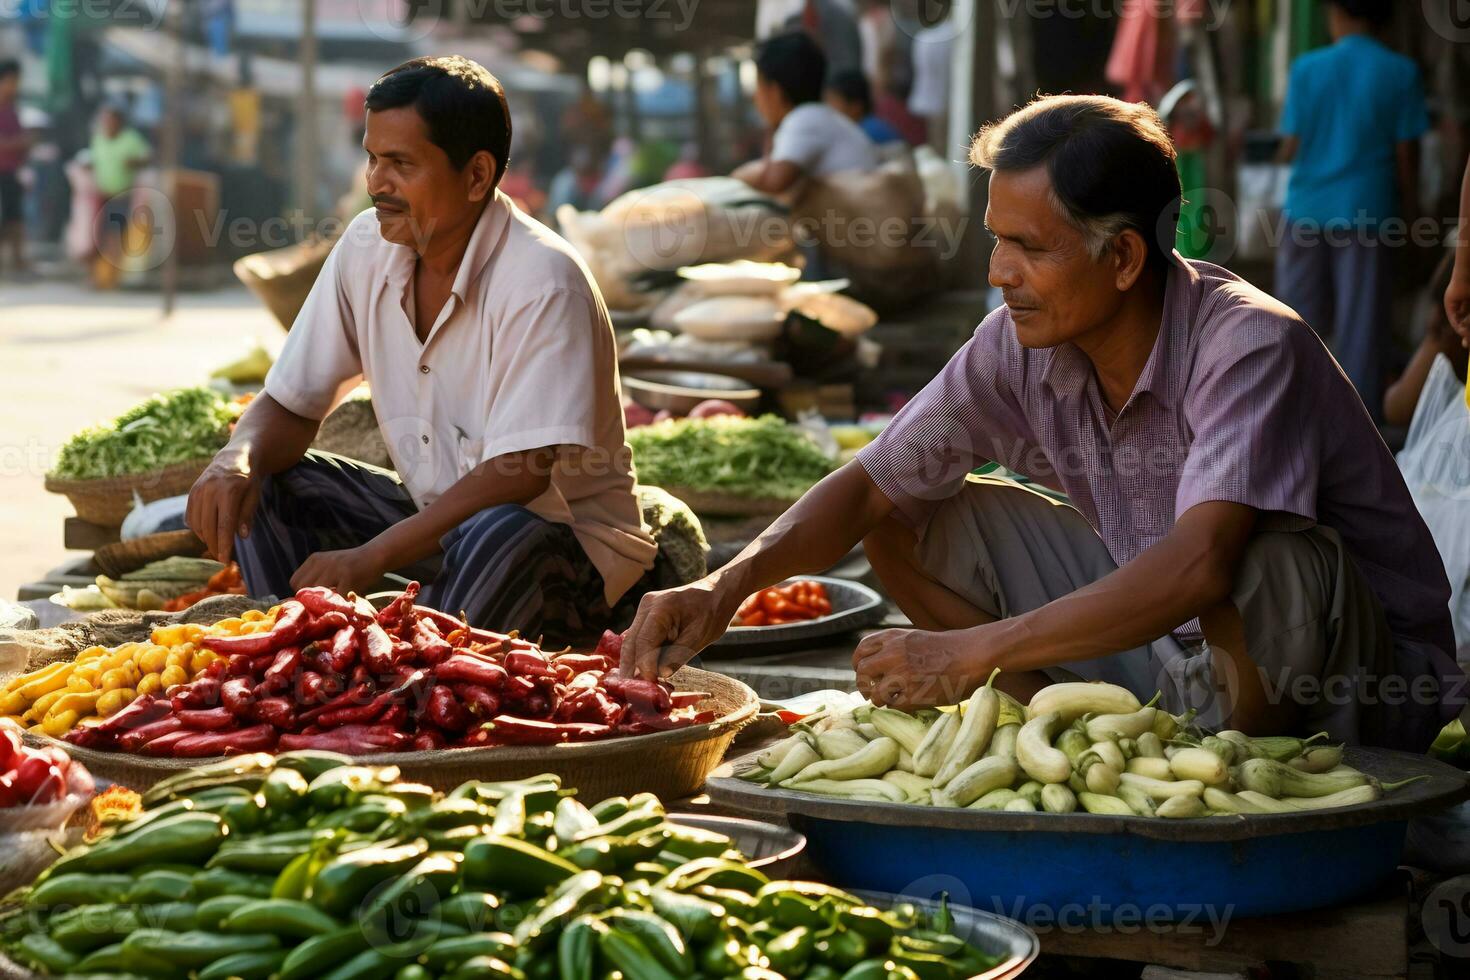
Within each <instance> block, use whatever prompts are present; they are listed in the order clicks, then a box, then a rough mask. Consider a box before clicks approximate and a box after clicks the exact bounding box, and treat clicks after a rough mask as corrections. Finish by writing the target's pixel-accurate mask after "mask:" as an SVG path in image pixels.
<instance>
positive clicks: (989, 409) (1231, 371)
mask: <svg viewBox="0 0 1470 980" xmlns="http://www.w3.org/2000/svg"><path fill="white" fill-rule="evenodd" d="M971 159H972V162H974V163H975V164H976V165H978V166H980V167H982V168H984V169H986V170H988V171H989V172H990V201H989V207H988V208H987V211H986V223H987V226H988V227H989V228H990V230H991V232H992V233H993V234H994V235H995V237H996V240H997V244H996V247H995V251H994V254H993V255H992V257H991V261H990V281H991V283H992V284H994V285H996V286H998V287H999V288H1000V289H1001V290H1002V291H1003V294H1004V296H1005V303H1006V305H1005V306H1003V307H1001V308H1000V309H998V310H996V311H994V312H993V313H991V314H990V315H989V316H988V317H986V318H985V320H984V321H983V322H982V323H981V324H980V326H979V328H978V329H977V330H976V331H975V336H974V337H973V338H972V339H971V340H970V341H969V343H967V344H966V345H965V347H964V348H962V349H961V350H960V351H959V353H958V354H956V355H955V357H954V358H953V359H952V360H951V361H950V363H949V364H948V366H947V367H946V368H945V369H944V371H943V372H942V373H941V374H940V375H939V377H938V378H936V379H935V380H934V381H933V382H932V383H930V385H929V386H928V387H927V388H925V389H924V391H923V392H921V393H920V394H919V395H918V396H917V397H916V398H915V399H914V400H913V402H912V403H911V404H909V405H908V406H907V407H906V408H905V409H904V410H903V411H902V412H900V413H899V415H898V417H897V418H896V419H895V420H894V422H893V424H892V425H890V426H889V428H888V429H887V431H885V432H884V433H883V435H882V436H881V437H880V438H879V439H878V440H877V441H876V442H874V443H873V444H872V445H870V446H868V447H866V448H865V449H864V450H863V451H862V452H861V453H859V456H858V459H857V460H856V461H855V462H853V463H849V464H848V465H847V466H844V467H843V468H841V469H840V470H838V471H837V472H836V473H834V474H832V476H830V477H828V478H827V479H826V480H824V481H823V482H822V483H820V484H819V485H818V486H816V487H814V488H813V489H812V491H811V492H810V493H808V494H807V495H806V496H805V497H804V498H803V499H802V500H801V501H800V502H799V503H798V504H797V505H796V506H794V507H793V508H792V509H791V510H790V511H788V512H787V513H786V514H785V515H784V516H783V517H782V518H781V519H780V520H778V521H777V522H776V523H775V524H773V525H772V527H771V528H770V529H769V530H768V531H766V532H765V533H764V534H763V535H762V536H761V537H760V538H759V539H758V540H757V541H756V542H754V543H753V544H752V545H751V546H750V547H749V548H748V549H746V551H745V552H743V553H742V554H741V555H740V556H739V557H738V558H736V559H735V561H733V562H732V563H731V564H729V565H728V566H726V567H725V568H722V569H720V570H719V571H717V572H715V573H714V574H712V575H710V576H709V577H708V578H706V579H704V580H703V581H701V582H698V583H695V584H694V585H691V586H688V587H686V588H684V589H680V590H674V591H671V592H664V593H655V594H653V595H650V596H649V597H648V598H646V599H645V600H644V601H643V604H642V607H641V608H640V610H639V614H638V618H637V620H635V622H634V624H633V627H632V628H631V629H630V631H629V633H628V635H627V638H626V640H625V646H624V651H625V656H624V659H623V663H624V665H625V669H627V670H630V671H637V672H640V673H644V674H651V673H654V672H657V671H666V670H668V669H670V668H672V667H673V666H677V665H678V664H679V663H682V662H684V660H687V659H688V657H689V656H691V655H692V653H693V652H695V651H697V650H699V649H701V648H702V647H703V646H705V645H707V644H708V643H709V642H711V641H712V640H713V639H715V638H716V637H718V636H719V635H720V633H721V632H723V630H724V628H725V626H726V624H728V622H729V620H730V617H731V614H732V613H733V612H734V611H735V608H736V606H737V605H738V604H739V602H740V600H741V599H743V598H744V597H745V596H746V595H748V594H750V593H751V592H753V591H754V590H756V589H757V588H760V587H762V586H765V585H769V584H771V583H773V582H777V581H780V580H781V579H783V578H786V577H787V576H790V575H794V574H800V573H805V572H813V571H817V570H820V569H822V568H825V567H828V566H830V565H831V564H833V563H835V562H836V561H837V560H838V559H839V558H840V557H841V556H842V555H843V554H845V553H846V552H847V550H848V549H849V548H850V547H851V546H852V545H853V544H854V543H856V542H857V541H858V540H860V539H861V540H862V541H863V542H864V544H865V546H866V548H867V551H868V554H869V556H870V558H871V560H872V563H873V567H874V569H875V570H876V571H877V573H878V575H879V577H880V578H881V579H882V580H883V583H884V585H885V586H886V587H887V588H888V590H889V592H890V594H891V595H892V596H893V597H894V599H895V601H896V602H897V603H898V605H899V607H900V608H901V609H902V610H903V611H904V612H905V613H906V614H907V615H908V617H909V619H910V620H911V621H912V622H913V623H914V626H915V627H916V628H914V629H909V630H887V631H884V632H880V633H875V634H873V635H871V636H869V637H867V638H865V639H864V640H863V641H862V643H861V644H860V645H859V647H858V649H857V652H856V653H855V655H854V658H853V663H854V668H855V669H856V671H857V676H858V684H859V689H860V690H863V691H864V692H865V693H867V694H869V696H870V697H872V698H873V700H875V701H879V702H884V703H890V704H899V705H919V704H934V703H949V702H953V701H957V700H959V699H960V698H961V697H963V696H964V695H965V694H967V693H968V692H969V691H970V690H973V689H974V687H975V686H976V685H977V684H980V683H983V682H984V681H985V679H986V677H987V676H988V675H989V674H990V672H991V671H992V669H994V668H996V667H999V668H1001V669H1002V670H1003V671H1004V673H1003V674H1002V675H1001V677H1000V678H999V679H998V681H997V683H998V684H1000V685H1001V686H1002V687H1004V688H1005V689H1007V690H1009V691H1010V692H1011V693H1013V694H1015V695H1017V696H1019V697H1021V698H1022V699H1023V700H1024V699H1026V698H1028V697H1029V695H1030V694H1031V693H1033V692H1034V691H1035V690H1036V689H1037V688H1038V687H1040V686H1041V685H1043V684H1046V683H1049V682H1053V681H1056V680H1059V679H1063V678H1068V677H1072V678H1075V677H1083V678H1087V679H1099V680H1107V681H1111V682H1114V683H1118V684H1122V685H1124V686H1126V687H1128V688H1130V689H1131V690H1133V692H1134V693H1135V694H1137V695H1138V696H1139V697H1140V698H1144V699H1146V698H1148V697H1150V696H1152V695H1153V693H1154V692H1155V691H1160V692H1162V694H1163V703H1164V705H1165V706H1166V707H1167V708H1168V709H1169V710H1171V711H1175V712H1178V711H1183V710H1185V709H1186V708H1195V709H1197V710H1198V711H1199V712H1200V716H1201V717H1200V721H1201V723H1202V724H1204V725H1205V726H1206V727H1212V728H1223V727H1233V728H1238V729H1242V730H1245V731H1247V732H1252V733H1265V732H1292V731H1302V732H1311V731H1317V730H1325V731H1328V732H1329V733H1331V735H1332V736H1333V737H1334V738H1338V739H1342V740H1346V741H1351V742H1363V743H1367V744H1376V745H1388V746H1394V747H1401V748H1406V749H1415V750H1421V751H1422V750H1423V749H1424V748H1425V747H1426V746H1427V745H1428V744H1429V742H1430V741H1431V740H1432V739H1433V738H1434V735H1435V734H1436V733H1437V732H1438V730H1439V728H1440V727H1441V725H1442V724H1443V723H1444V722H1445V721H1446V720H1448V719H1449V718H1451V717H1453V716H1454V714H1455V713H1456V712H1457V711H1458V710H1459V707H1460V706H1461V705H1463V703H1464V695H1463V692H1462V691H1461V685H1462V684H1463V681H1464V675H1463V672H1462V671H1461V670H1460V668H1459V667H1458V666H1457V665H1456V663H1455V660H1454V648H1453V634H1452V632H1451V627H1450V617H1449V612H1448V598H1449V585H1448V582H1447V581H1446V578H1445V573H1444V568H1443V566H1442V564H1441V562H1440V558H1439V554H1438V552H1437V551H1436V549H1435V546H1434V542H1433V541H1432V540H1431V538H1430V536H1429V532H1428V530H1427V529H1426V527H1425V525H1424V522H1423V521H1422V520H1421V519H1420V517H1419V514H1418V513H1417V512H1416V511H1415V509H1414V505H1413V502H1412V501H1411V499H1410V496H1409V493H1408V490H1407V488H1406V487H1405V485H1404V482H1403V479H1402V478H1401V477H1400V475H1399V472H1398V470H1397V468H1396V467H1395V464H1394V461H1393V458H1392V456H1391V455H1390V454H1389V452H1388V450H1387V448H1386V447H1385V446H1384V444H1383V442H1382V440H1381V439H1380V438H1379V435H1378V432H1377V430H1376V428H1375V427H1374V425H1373V422H1372V420H1371V418H1370V417H1369V414H1368V412H1367V411H1366V409H1365V408H1364V406H1363V403H1362V401H1361V400H1360V399H1359V397H1358V395H1357V393H1356V392H1355V391H1354V389H1353V387H1352V385H1351V384H1350V383H1349V381H1348V380H1347V378H1346V377H1345V376H1344V375H1343V373H1342V371H1341V369H1340V368H1339V367H1338V366H1337V364H1336V362H1334V361H1333V359H1332V356H1331V355H1330V354H1329V353H1328V352H1327V350H1326V348H1325V347H1324V346H1323V345H1322V343H1321V341H1320V340H1319V339H1318V337H1317V335H1316V334H1314V333H1313V332H1312V330H1311V328H1310V327H1309V326H1308V325H1307V324H1305V323H1303V322H1302V320H1301V319H1300V318H1299V317H1298V316H1297V315H1296V314H1295V313H1293V312H1292V311H1291V310H1290V309H1288V308H1287V307H1285V306H1283V305H1282V304H1281V303H1279V302H1277V301H1276V300H1274V299H1272V298H1271V297H1269V296H1267V295H1265V294H1264V293H1261V292H1260V291H1259V290H1257V289H1255V288H1254V287H1252V286H1250V285H1249V284H1248V283H1246V282H1244V281H1242V280H1240V279H1239V278H1237V277H1236V276H1234V275H1232V274H1231V273H1229V272H1227V271H1225V270H1224V269H1221V268H1219V267H1217V266H1213V265H1209V264H1207V263H1203V262H1191V261H1186V260H1184V259H1182V258H1180V257H1179V255H1178V254H1177V253H1175V252H1174V251H1173V249H1172V242H1173V229H1174V220H1173V218H1174V215H1175V213H1176V212H1177V207H1178V200H1179V195H1180V187H1179V181H1178V177H1177V175H1176V172H1175V169H1174V150H1173V147H1172V145H1171V144H1170V142H1169V139H1168V136H1167V135H1166V134H1165V132H1164V130H1163V127H1162V125H1161V124H1160V122H1159V119H1158V117H1157V116H1156V115H1155V113H1154V112H1153V110H1151V109H1149V108H1148V107H1146V106H1142V105H1133V104H1129V103H1124V102H1120V101H1117V100H1114V99H1109V98H1106V97H1102V96H1054V97H1049V98H1044V99H1039V100H1037V101H1035V102H1033V103H1031V104H1030V105H1028V106H1026V107H1025V108H1023V109H1021V110H1019V111H1017V112H1016V113H1014V114H1012V115H1011V116H1009V117H1008V118H1006V119H1005V120H1003V121H1001V122H1000V123H998V124H996V125H994V126H992V127H989V128H987V129H986V130H985V131H984V132H982V133H981V134H980V135H979V136H978V137H977V138H976V141H975V144H974V146H973V148H972V151H971ZM985 461H995V462H998V463H1001V464H1003V465H1004V466H1005V467H1006V468H1007V469H1009V470H1011V471H1013V472H1014V473H1016V474H1019V475H1021V476H1024V477H1026V478H1028V479H1029V480H1030V481H1034V483H1035V484H1039V485H1041V486H1042V487H1045V488H1049V489H1051V490H1055V491H1060V492H1062V493H1064V494H1065V495H1066V497H1067V499H1068V500H1069V501H1070V506H1068V505H1067V504H1066V503H1062V502H1060V501H1058V500H1057V499H1056V498H1055V497H1053V496H1048V495H1046V494H1043V493H1040V492H1038V491H1037V490H1036V489H1033V488H1032V487H1031V486H1023V485H1021V484H1019V483H1017V482H1015V481H1013V480H1006V479H991V478H986V479H976V478H974V477H969V476H968V474H969V472H970V471H971V469H972V468H974V467H975V466H976V465H978V464H980V463H982V462H985Z"/></svg>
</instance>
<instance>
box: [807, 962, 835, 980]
mask: <svg viewBox="0 0 1470 980" xmlns="http://www.w3.org/2000/svg"><path fill="white" fill-rule="evenodd" d="M802 980H842V974H841V973H838V972H837V971H836V970H834V969H833V968H832V967H830V966H828V965H827V964H825V963H817V964H814V965H813V966H809V967H807V970H806V975H805V976H804V977H802Z"/></svg>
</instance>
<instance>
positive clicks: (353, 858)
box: [311, 770, 429, 915]
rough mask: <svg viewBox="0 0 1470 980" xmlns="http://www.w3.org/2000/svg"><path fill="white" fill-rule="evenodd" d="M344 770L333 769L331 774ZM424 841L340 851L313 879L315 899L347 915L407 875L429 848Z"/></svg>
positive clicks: (333, 912) (312, 888) (330, 908)
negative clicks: (370, 895)
mask: <svg viewBox="0 0 1470 980" xmlns="http://www.w3.org/2000/svg"><path fill="white" fill-rule="evenodd" d="M340 771H341V770H333V771H332V772H329V773H327V775H328V776H330V775H332V774H333V773H335V772H340ZM428 849H429V845H428V844H427V843H426V842H425V841H423V840H415V841H410V842H408V843H406V844H403V843H391V842H390V843H383V844H375V845H373V846H372V847H365V848H362V849H360V850H356V851H350V852H347V853H343V854H338V855H337V857H336V858H334V859H333V860H331V861H330V862H328V863H327V864H326V866H325V867H323V868H322V869H321V870H320V871H318V872H317V874H316V877H315V878H314V879H313V880H312V885H311V900H312V901H313V902H315V903H316V904H317V905H318V906H320V907H321V908H323V909H325V910H326V911H328V912H330V913H332V914H333V915H346V914H348V913H349V912H351V911H353V910H354V909H356V908H357V906H358V905H359V904H361V902H362V900H363V898H364V896H366V895H367V893H368V892H370V891H372V889H373V888H374V887H375V886H377V885H379V884H381V883H382V882H384V881H387V880H388V879H389V878H393V877H396V876H397V875H401V874H403V873H404V872H405V871H407V870H408V869H409V868H411V867H413V866H414V865H415V864H417V863H418V862H419V861H420V860H422V858H423V856H424V854H425V853H426V852H427V851H428Z"/></svg>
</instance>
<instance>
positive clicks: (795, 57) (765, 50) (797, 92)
mask: <svg viewBox="0 0 1470 980" xmlns="http://www.w3.org/2000/svg"><path fill="white" fill-rule="evenodd" d="M755 70H756V71H758V72H760V73H761V75H762V76H763V77H764V78H766V79H768V80H769V81H771V82H774V83H775V85H776V87H777V88H779V89H780V90H781V91H782V93H783V94H785V96H786V98H787V99H789V100H790V101H791V104H792V105H794V106H797V105H801V104H803V103H806V102H817V101H819V100H820V99H821V98H822V79H823V78H825V77H826V76H827V56H826V55H824V54H822V49H821V48H819V47H817V42H816V41H813V40H812V39H811V37H810V36H808V35H807V34H805V33H803V32H801V31H796V32H793V33H791V34H780V35H777V36H776V37H773V38H769V39H767V40H765V41H762V42H761V43H760V44H758V45H756V49H755Z"/></svg>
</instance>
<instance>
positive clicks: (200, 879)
mask: <svg viewBox="0 0 1470 980" xmlns="http://www.w3.org/2000/svg"><path fill="white" fill-rule="evenodd" d="M274 884H275V879H274V878H271V877H267V876H265V875H255V874H245V873H244V872H241V871H231V870H229V869H228V868H209V869H208V870H205V871H200V872H199V873H198V874H196V875H194V897H195V898H199V899H209V898H215V897H217V896H224V895H229V896H232V897H245V898H270V897H271V887H272V886H273V885H274Z"/></svg>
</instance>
